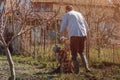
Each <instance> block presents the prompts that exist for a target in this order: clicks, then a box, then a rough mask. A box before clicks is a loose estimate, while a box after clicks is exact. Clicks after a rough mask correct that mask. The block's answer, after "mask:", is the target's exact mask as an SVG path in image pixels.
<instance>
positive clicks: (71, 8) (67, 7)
mask: <svg viewBox="0 0 120 80" xmlns="http://www.w3.org/2000/svg"><path fill="white" fill-rule="evenodd" d="M65 9H66V12H69V11H71V10H73V6H71V5H68V6H66V7H65Z"/></svg>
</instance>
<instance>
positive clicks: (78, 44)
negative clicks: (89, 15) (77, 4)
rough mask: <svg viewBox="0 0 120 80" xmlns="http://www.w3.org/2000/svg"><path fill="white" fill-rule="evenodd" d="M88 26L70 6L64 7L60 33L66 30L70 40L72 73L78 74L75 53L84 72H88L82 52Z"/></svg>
mask: <svg viewBox="0 0 120 80" xmlns="http://www.w3.org/2000/svg"><path fill="white" fill-rule="evenodd" d="M87 27H88V25H87V22H86V20H85V19H84V17H83V16H82V14H81V13H79V12H77V11H74V10H73V7H72V6H66V14H65V15H64V16H63V19H62V23H61V28H60V33H62V32H63V31H64V30H65V28H67V29H68V35H69V38H70V49H71V55H72V62H73V66H74V73H76V74H78V73H79V63H78V60H77V53H79V54H80V56H81V59H82V62H83V65H84V67H85V70H86V72H90V69H89V67H88V61H87V59H86V55H85V54H84V53H83V52H84V43H85V40H86V36H87V30H88V28H87Z"/></svg>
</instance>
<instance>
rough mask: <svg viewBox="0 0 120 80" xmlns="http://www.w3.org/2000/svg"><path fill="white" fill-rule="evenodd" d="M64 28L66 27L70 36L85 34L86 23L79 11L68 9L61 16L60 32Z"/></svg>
mask: <svg viewBox="0 0 120 80" xmlns="http://www.w3.org/2000/svg"><path fill="white" fill-rule="evenodd" d="M65 28H67V29H68V35H69V37H71V36H87V30H88V24H87V22H86V20H85V18H84V17H83V16H82V14H81V13H79V12H77V11H74V10H72V11H70V12H68V13H66V14H65V15H64V16H63V19H62V23H61V28H60V32H63V31H64V30H65Z"/></svg>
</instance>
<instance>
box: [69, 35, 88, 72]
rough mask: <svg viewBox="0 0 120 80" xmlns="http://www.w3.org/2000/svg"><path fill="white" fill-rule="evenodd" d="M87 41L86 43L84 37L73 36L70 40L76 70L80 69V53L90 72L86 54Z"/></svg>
mask: <svg viewBox="0 0 120 80" xmlns="http://www.w3.org/2000/svg"><path fill="white" fill-rule="evenodd" d="M85 41H86V37H85V36H84V37H79V36H72V37H71V38H70V49H71V55H72V61H73V65H74V67H75V68H76V69H77V68H79V65H78V64H77V63H78V60H77V55H78V53H79V54H80V56H81V59H82V62H83V65H84V67H85V69H86V70H88V61H87V59H86V55H85V54H84V46H85Z"/></svg>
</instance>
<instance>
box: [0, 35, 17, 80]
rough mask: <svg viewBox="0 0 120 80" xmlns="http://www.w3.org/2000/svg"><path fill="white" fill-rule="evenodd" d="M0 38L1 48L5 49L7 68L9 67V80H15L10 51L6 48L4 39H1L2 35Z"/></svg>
mask: <svg viewBox="0 0 120 80" xmlns="http://www.w3.org/2000/svg"><path fill="white" fill-rule="evenodd" d="M0 38H1V41H2V43H3V46H4V47H5V51H6V56H7V60H8V63H9V66H10V71H11V77H10V80H15V78H16V75H15V68H14V62H13V60H12V56H11V53H10V50H9V48H8V46H7V44H6V42H5V39H4V38H3V36H2V34H0Z"/></svg>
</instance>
